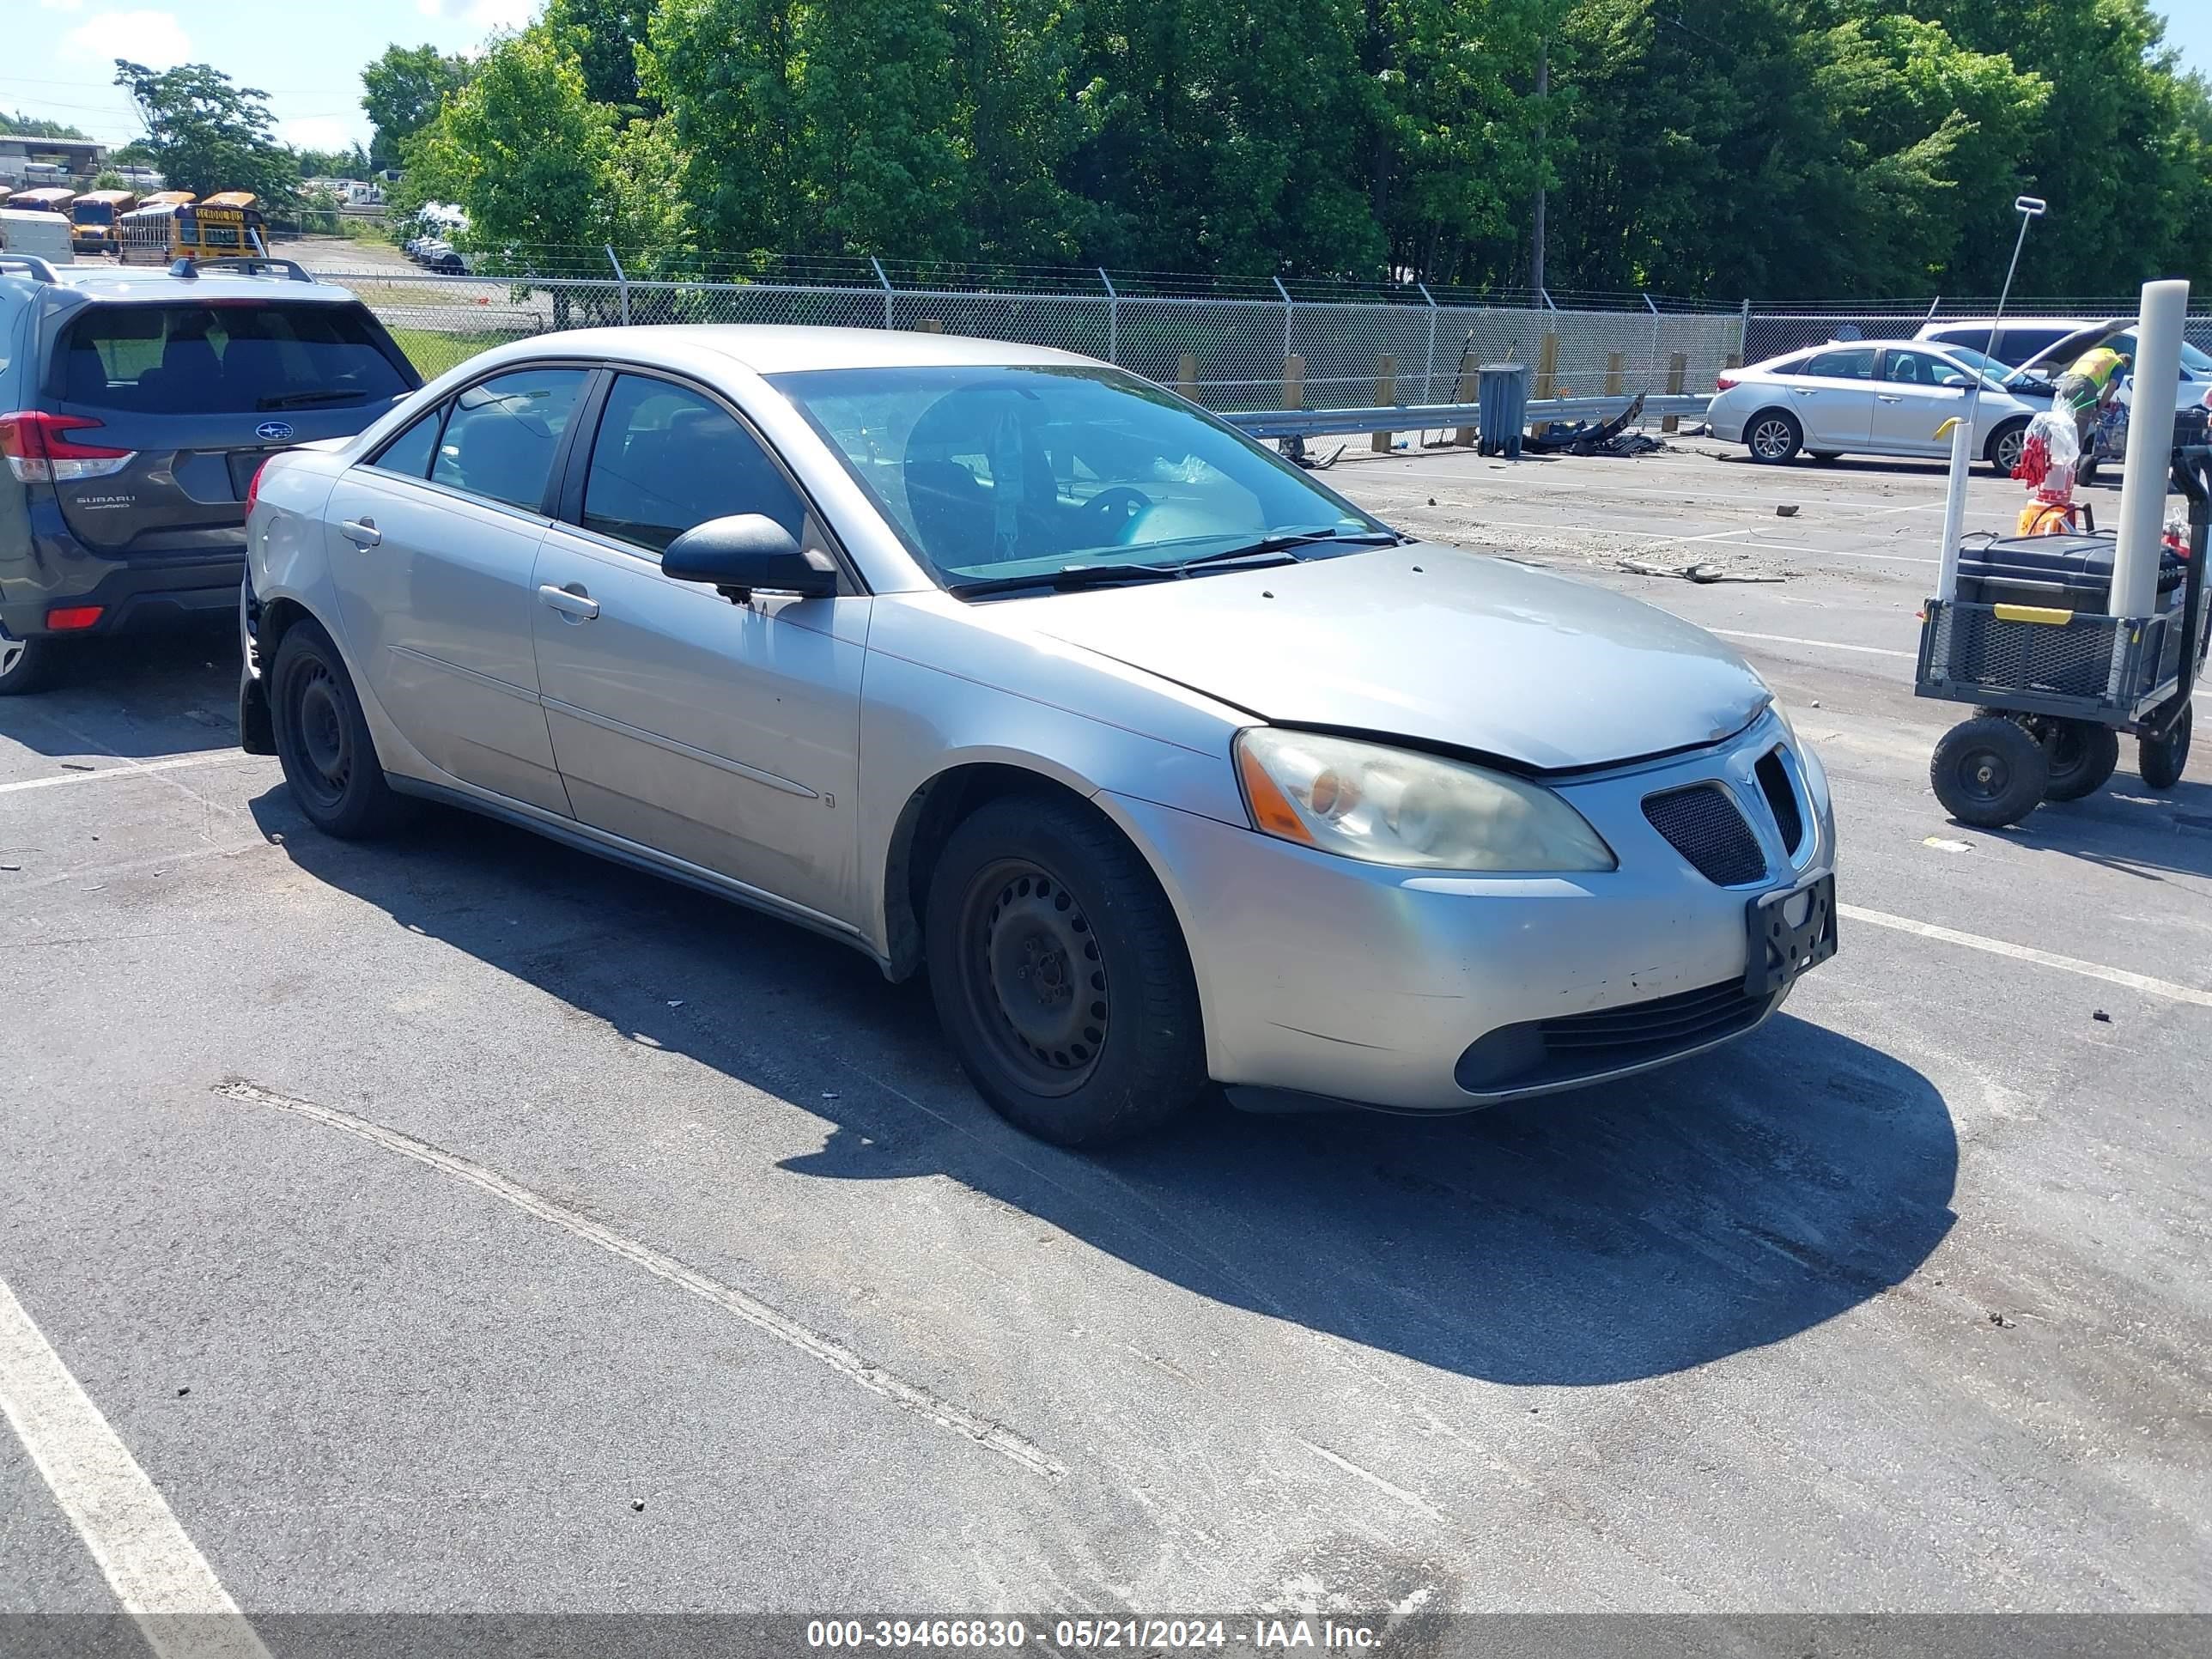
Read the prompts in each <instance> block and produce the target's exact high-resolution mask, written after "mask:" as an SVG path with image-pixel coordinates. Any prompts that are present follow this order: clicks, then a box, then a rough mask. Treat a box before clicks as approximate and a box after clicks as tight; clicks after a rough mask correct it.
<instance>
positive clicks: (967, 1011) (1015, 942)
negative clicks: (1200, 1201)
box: [927, 796, 1206, 1146]
mask: <svg viewBox="0 0 2212 1659" xmlns="http://www.w3.org/2000/svg"><path fill="white" fill-rule="evenodd" d="M927 953H928V959H929V982H930V991H931V994H932V995H933V997H934V998H935V1000H936V1003H937V1012H938V1018H939V1022H940V1023H941V1024H943V1026H944V1028H945V1038H946V1040H947V1041H948V1042H950V1043H951V1046H952V1051H953V1053H954V1054H955V1055H956V1056H957V1058H958V1060H959V1061H960V1065H961V1068H962V1069H963V1071H965V1072H966V1073H968V1077H969V1080H970V1081H971V1082H973V1083H974V1084H975V1087H976V1090H977V1091H979V1092H980V1093H981V1095H982V1097H983V1098H984V1099H985V1100H986V1101H987V1102H988V1103H990V1104H991V1106H992V1107H993V1109H995V1110H996V1111H998V1112H999V1113H1000V1115H1002V1116H1004V1117H1005V1118H1006V1119H1007V1120H1008V1121H1011V1122H1012V1123H1013V1124H1015V1125H1016V1126H1017V1127H1019V1128H1022V1129H1025V1130H1027V1131H1028V1132H1029V1133H1030V1134H1033V1135H1035V1136H1036V1137H1037V1138H1038V1139H1042V1140H1048V1141H1052V1142H1053V1143H1054V1144H1055V1145H1058V1146H1103V1145H1105V1144H1107V1143H1108V1142H1109V1141H1115V1140H1122V1139H1128V1138H1129V1137H1131V1136H1133V1135H1138V1134H1142V1133H1146V1131H1148V1130H1152V1129H1155V1128H1158V1127H1160V1126H1161V1125H1162V1124H1164V1123H1166V1122H1167V1121H1169V1120H1170V1119H1171V1118H1174V1117H1176V1115H1179V1114H1181V1113H1182V1112H1183V1111H1184V1110H1186V1109H1188V1108H1189V1107H1190V1106H1191V1105H1193V1104H1194V1103H1195V1102H1196V1101H1197V1100H1198V1098H1199V1097H1200V1094H1201V1093H1202V1092H1203V1091H1204V1090H1205V1088H1206V1043H1205V1038H1204V1034H1203V1030H1202V1028H1201V1025H1200V1012H1199V1003H1198V987H1197V984H1196V982H1195V981H1194V979H1193V977H1192V975H1191V969H1190V958H1189V956H1188V953H1187V952H1186V951H1185V950H1184V947H1183V941H1182V930H1181V929H1180V928H1179V927H1177V926H1176V919H1175V914H1174V912H1173V910H1172V909H1171V908H1170V907H1169V904H1168V901H1167V896H1166V895H1165V894H1164V893H1163V892H1161V890H1160V887H1159V884H1158V882H1157V881H1156V880H1154V879H1153V878H1152V872H1151V871H1150V870H1149V869H1147V868H1146V866H1145V863H1144V860H1142V859H1140V858H1139V856H1138V855H1137V853H1136V851H1135V849H1134V848H1132V847H1130V845H1129V844H1128V843H1127V842H1126V841H1124V840H1123V839H1122V838H1121V836H1120V835H1119V834H1118V833H1117V832H1116V831H1115V829H1114V828H1113V826H1112V825H1111V824H1109V823H1107V822H1106V821H1105V820H1103V818H1101V817H1098V816H1097V814H1096V813H1095V812H1093V811H1091V809H1089V808H1088V807H1085V806H1084V805H1080V804H1079V803H1076V802H1073V801H1059V800H1050V799H1038V798H1036V797H1035V796H1013V797H1008V798H1006V799H1000V800H994V801H992V802H989V803H988V804H987V805H984V806H983V807H981V809H980V810H978V811H976V812H975V814H974V816H972V817H969V818H968V819H967V820H966V821H965V822H963V823H962V824H961V825H960V826H959V827H958V828H957V829H955V830H954V831H953V832H952V835H951V838H950V839H949V840H948V841H947V842H946V843H945V850H944V852H943V853H942V854H940V855H939V859H938V861H937V868H936V871H935V872H934V873H933V876H932V878H931V880H930V887H929V902H928V918H927Z"/></svg>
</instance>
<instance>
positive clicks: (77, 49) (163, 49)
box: [61, 11, 192, 70]
mask: <svg viewBox="0 0 2212 1659" xmlns="http://www.w3.org/2000/svg"><path fill="white" fill-rule="evenodd" d="M61 56H62V57H63V58H69V59H73V60H75V61H76V62H78V63H89V64H112V63H113V62H114V61H115V59H116V58H118V57H123V58H129V59H130V60H131V62H132V63H134V64H145V65H146V67H147V68H149V69H157V70H165V69H174V68H175V67H176V66H177V65H178V64H185V63H190V62H191V56H192V42H191V36H190V35H188V34H186V33H185V26H184V25H183V24H182V23H179V21H177V15H176V14H175V13H174V12H169V11H106V12H102V13H100V15H98V16H96V17H88V18H87V19H86V20H85V21H83V22H82V23H79V24H78V25H77V26H76V27H75V28H73V29H71V30H70V32H69V33H67V34H64V36H62V45H61Z"/></svg>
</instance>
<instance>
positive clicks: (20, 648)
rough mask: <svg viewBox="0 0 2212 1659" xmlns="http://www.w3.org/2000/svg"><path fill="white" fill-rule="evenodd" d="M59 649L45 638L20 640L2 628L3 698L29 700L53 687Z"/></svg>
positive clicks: (0, 691) (0, 672)
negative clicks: (33, 693)
mask: <svg viewBox="0 0 2212 1659" xmlns="http://www.w3.org/2000/svg"><path fill="white" fill-rule="evenodd" d="M59 649H60V647H58V646H57V645H56V644H55V643H54V642H53V641H52V640H50V639H48V638H46V636H45V635H33V636H32V637H31V638H29V639H27V640H19V639H17V638H16V637H15V635H13V634H10V633H9V631H8V630H7V629H5V628H0V697H21V696H28V695H29V694H30V693H31V692H33V691H43V690H46V688H47V687H48V686H50V685H52V684H53V683H54V666H55V663H54V657H55V653H56V652H57V651H58V650H59Z"/></svg>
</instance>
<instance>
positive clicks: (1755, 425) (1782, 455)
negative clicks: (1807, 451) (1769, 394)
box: [1743, 409, 1805, 466]
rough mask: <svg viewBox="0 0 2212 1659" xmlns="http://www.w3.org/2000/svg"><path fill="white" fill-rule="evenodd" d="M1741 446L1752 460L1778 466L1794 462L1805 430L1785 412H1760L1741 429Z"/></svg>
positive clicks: (1803, 440)
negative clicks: (1742, 445) (1785, 462)
mask: <svg viewBox="0 0 2212 1659" xmlns="http://www.w3.org/2000/svg"><path fill="white" fill-rule="evenodd" d="M1743 443H1744V447H1745V448H1747V449H1748V450H1749V451H1750V452H1751V459H1753V460H1754V461H1762V462H1765V464H1766V465H1770V466H1772V465H1779V464H1780V463H1782V462H1784V461H1788V460H1794V459H1796V455H1797V452H1798V451H1799V450H1800V449H1802V448H1803V447H1804V445H1805V428H1803V427H1802V426H1800V425H1798V424H1797V417H1796V416H1795V415H1792V414H1791V413H1790V411H1789V410H1786V409H1763V410H1759V413H1758V414H1756V415H1754V416H1752V417H1751V424H1750V425H1748V426H1747V427H1746V428H1744V429H1743Z"/></svg>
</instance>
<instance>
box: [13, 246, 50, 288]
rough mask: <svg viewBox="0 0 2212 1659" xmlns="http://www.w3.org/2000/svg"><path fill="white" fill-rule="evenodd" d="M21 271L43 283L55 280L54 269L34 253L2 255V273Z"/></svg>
mask: <svg viewBox="0 0 2212 1659" xmlns="http://www.w3.org/2000/svg"><path fill="white" fill-rule="evenodd" d="M5 270H20V271H21V272H22V273H23V274H24V275H25V276H32V277H35V278H36V279H37V280H39V281H40V282H42V283H51V282H53V281H54V280H55V276H54V268H53V267H52V265H50V264H47V263H46V261H45V260H44V259H41V258H39V257H38V256H37V255H36V254H33V253H0V271H5Z"/></svg>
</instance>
